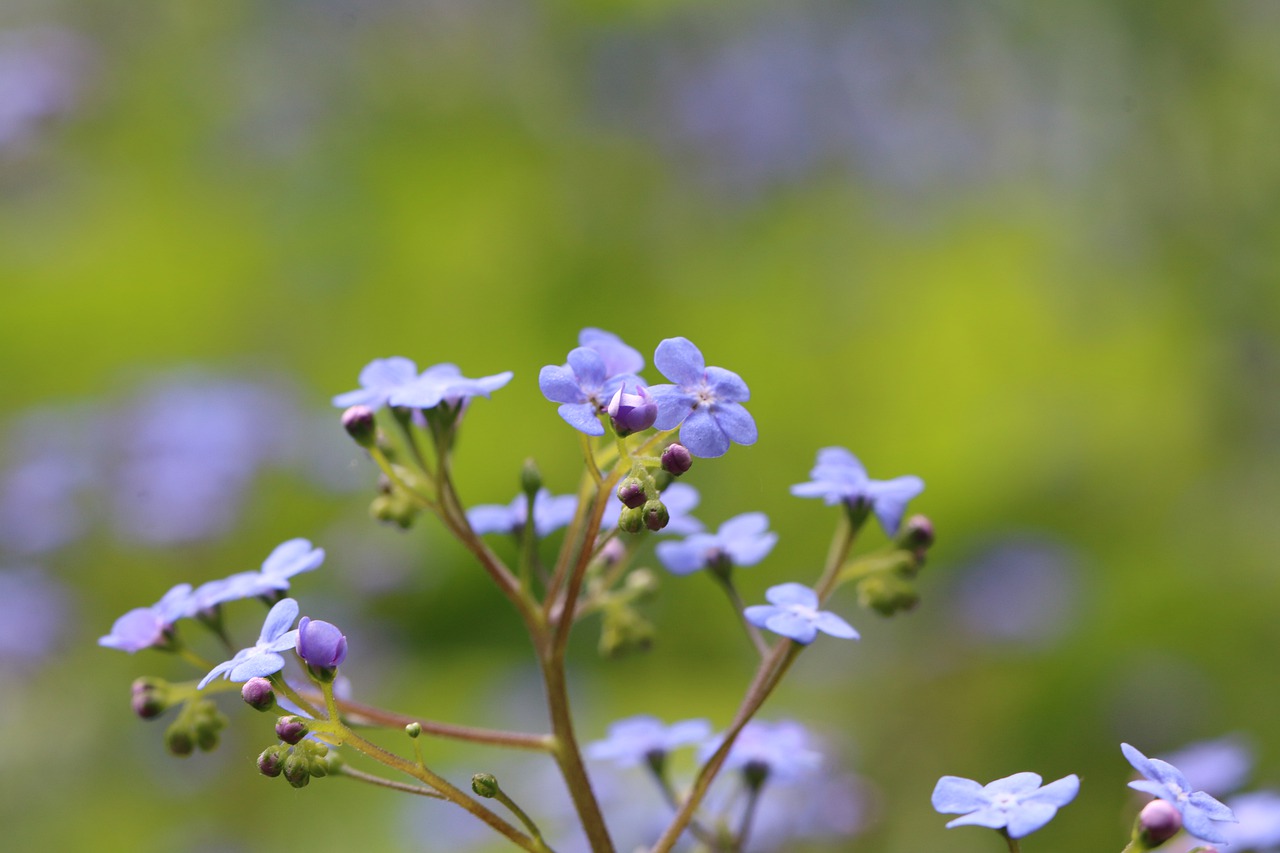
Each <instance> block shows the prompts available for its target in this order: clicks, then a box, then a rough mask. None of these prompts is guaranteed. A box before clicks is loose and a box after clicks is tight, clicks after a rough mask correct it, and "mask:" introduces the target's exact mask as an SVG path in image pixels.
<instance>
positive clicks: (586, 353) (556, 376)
mask: <svg viewBox="0 0 1280 853" xmlns="http://www.w3.org/2000/svg"><path fill="white" fill-rule="evenodd" d="M619 344H620V345H621V346H624V347H625V346H626V345H625V344H621V342H619ZM627 349H630V347H627ZM611 356H612V360H611ZM631 364H634V362H633V361H630V360H628V359H626V358H618V357H617V356H616V353H615V351H614V350H612V349H606V350H605V351H604V352H601V350H600V349H599V348H597V347H594V346H580V347H575V348H574V349H572V350H570V351H569V358H568V363H567V364H562V365H560V366H556V365H553V364H548V365H547V366H546V367H544V368H542V370H540V371H539V372H538V387H539V388H540V389H541V390H542V396H544V397H546V398H547V399H548V400H550V401H551V402H553V403H560V404H561V405H560V408H559V409H557V411H558V412H559V413H560V417H562V418H564V420H565V422H566V423H567V424H569V426H571V427H573V428H574V429H576V430H578V431H579V432H583V433H586V434H587V435H604V426H603V425H602V424H601V423H600V418H599V415H600V413H601V412H603V411H604V410H605V407H606V406H608V405H609V402H610V399H611V398H612V397H613V396H614V395H615V394H616V393H617V392H618V391H620V390H621V389H622V388H623V386H624V385H632V386H636V385H639V384H641V382H643V380H642V379H641V378H640V377H639V376H636V375H635V374H634V373H614V372H612V371H613V370H616V369H617V368H618V367H619V366H627V365H631ZM641 364H643V361H641Z"/></svg>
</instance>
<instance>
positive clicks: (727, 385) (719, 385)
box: [706, 367, 751, 403]
mask: <svg viewBox="0 0 1280 853" xmlns="http://www.w3.org/2000/svg"><path fill="white" fill-rule="evenodd" d="M706 376H707V387H708V388H710V389H711V391H712V393H713V394H715V396H716V400H717V401H723V402H725V403H742V402H745V401H747V400H750V399H751V389H750V388H748V387H747V383H745V382H743V381H742V377H741V376H739V375H738V374H736V373H734V372H733V371H732V370H725V369H724V368H723V367H708V368H707V370H706Z"/></svg>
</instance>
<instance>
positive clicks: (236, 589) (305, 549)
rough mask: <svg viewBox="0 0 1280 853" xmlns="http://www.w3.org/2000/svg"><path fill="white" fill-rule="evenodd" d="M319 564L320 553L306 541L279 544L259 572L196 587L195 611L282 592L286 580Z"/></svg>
mask: <svg viewBox="0 0 1280 853" xmlns="http://www.w3.org/2000/svg"><path fill="white" fill-rule="evenodd" d="M323 562H324V549H323V548H315V547H312V545H311V542H310V540H307V539H301V538H299V539H290V540H288V541H286V542H282V543H280V544H279V545H277V546H276V547H275V548H274V549H273V550H272V551H271V553H270V554H268V555H267V558H266V559H265V560H263V561H262V568H261V570H259V571H256V572H237V573H235V574H234V575H231V576H230V577H225V578H220V579H218V580H214V581H209V582H207V583H203V584H201V585H200V586H199V587H197V588H196V591H195V594H194V598H195V603H196V610H208V609H210V608H213V607H215V606H217V605H219V604H225V603H226V602H228V601H239V600H240V599H242V598H256V597H258V596H271V595H274V594H276V593H278V592H283V591H284V590H286V589H288V588H289V578H291V577H293V576H294V575H297V574H301V573H302V572H309V571H312V570H313V569H316V568H318V567H319V566H320V564H321V563H323Z"/></svg>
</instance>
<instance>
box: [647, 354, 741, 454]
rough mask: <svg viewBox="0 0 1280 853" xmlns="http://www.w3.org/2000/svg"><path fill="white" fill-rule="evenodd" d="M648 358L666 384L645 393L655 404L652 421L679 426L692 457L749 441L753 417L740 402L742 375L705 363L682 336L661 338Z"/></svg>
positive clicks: (661, 425)
mask: <svg viewBox="0 0 1280 853" xmlns="http://www.w3.org/2000/svg"><path fill="white" fill-rule="evenodd" d="M653 363H654V366H656V367H657V368H658V370H660V371H662V375H663V376H665V377H667V378H668V379H670V380H671V381H672V383H674V384H671V385H653V386H651V387H650V388H649V393H650V395H652V397H653V399H654V400H655V401H656V402H657V404H658V418H657V420H656V421H654V426H656V427H657V428H658V429H661V430H668V429H675V428H676V427H680V443H681V444H683V445H684V446H685V447H687V448H689V452H690V453H692V454H693V455H694V456H702V457H705V458H709V457H715V456H723V455H724V454H725V453H726V452H728V450H729V443H730V442H736V443H738V444H755V442H756V437H757V433H756V422H755V420H754V419H753V418H752V417H751V413H750V412H748V411H747V410H746V409H744V408H743V407H742V403H744V402H746V401H747V400H749V399H751V391H750V390H749V389H748V388H747V383H745V382H743V381H742V377H740V376H738V374H736V373H734V372H733V371H730V370H725V369H724V368H723V367H707V363H706V360H705V359H703V357H702V351H701V350H699V349H698V348H697V347H696V346H694V345H693V343H692V342H691V341H690V340H688V339H687V338H667V339H666V340H664V341H662V343H660V344H658V349H657V350H656V351H655V352H654V354H653Z"/></svg>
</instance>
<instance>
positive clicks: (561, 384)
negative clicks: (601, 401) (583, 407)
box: [538, 364, 587, 403]
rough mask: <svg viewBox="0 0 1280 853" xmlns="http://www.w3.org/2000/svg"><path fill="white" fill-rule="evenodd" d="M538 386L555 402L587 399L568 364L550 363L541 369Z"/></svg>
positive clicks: (544, 394) (584, 400) (545, 395)
mask: <svg viewBox="0 0 1280 853" xmlns="http://www.w3.org/2000/svg"><path fill="white" fill-rule="evenodd" d="M538 388H539V389H540V390H541V391H542V396H544V397H546V398H547V399H548V400H550V401H551V402H553V403H583V402H586V399H587V395H586V394H584V393H582V389H581V388H579V387H578V380H577V378H576V377H575V376H574V375H573V371H572V370H571V369H570V368H569V367H568V365H554V364H548V365H547V366H546V367H544V368H542V369H541V370H539V371H538Z"/></svg>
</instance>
